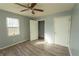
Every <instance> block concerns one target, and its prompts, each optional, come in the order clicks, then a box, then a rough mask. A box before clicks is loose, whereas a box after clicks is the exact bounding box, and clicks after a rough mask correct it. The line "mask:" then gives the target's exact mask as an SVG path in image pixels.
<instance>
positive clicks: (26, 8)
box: [15, 3, 44, 14]
mask: <svg viewBox="0 0 79 59" xmlns="http://www.w3.org/2000/svg"><path fill="white" fill-rule="evenodd" d="M15 4H17V5H19V6H22V7H24V8H25V9H23V10H21V11H20V12H24V11H27V10H32V12H31V13H32V14H35V12H34V11H39V12H43V11H44V10H42V9H37V8H34V7H35V6H36V5H37V3H31V4H30V3H28V4H27V6H25V5H23V4H20V3H15Z"/></svg>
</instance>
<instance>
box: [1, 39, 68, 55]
mask: <svg viewBox="0 0 79 59" xmlns="http://www.w3.org/2000/svg"><path fill="white" fill-rule="evenodd" d="M0 56H69V51H68V48H67V47H63V46H60V45H56V44H47V43H45V42H44V41H43V40H35V41H27V42H23V43H20V44H17V45H14V46H11V47H9V48H6V49H3V50H0Z"/></svg>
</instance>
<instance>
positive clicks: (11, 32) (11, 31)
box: [6, 18, 20, 36]
mask: <svg viewBox="0 0 79 59" xmlns="http://www.w3.org/2000/svg"><path fill="white" fill-rule="evenodd" d="M6 20H7V28H8V36H15V35H19V34H20V31H19V20H18V19H16V18H7V19H6Z"/></svg>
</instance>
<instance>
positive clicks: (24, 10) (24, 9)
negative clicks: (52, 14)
mask: <svg viewBox="0 0 79 59" xmlns="http://www.w3.org/2000/svg"><path fill="white" fill-rule="evenodd" d="M27 10H29V9H24V10H21V12H24V11H27Z"/></svg>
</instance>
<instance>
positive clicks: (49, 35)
mask: <svg viewBox="0 0 79 59" xmlns="http://www.w3.org/2000/svg"><path fill="white" fill-rule="evenodd" d="M71 14H72V11H71V10H70V11H63V12H60V13H56V14H51V15H48V16H44V17H40V18H39V19H38V20H42V19H43V20H44V21H45V33H44V35H45V41H46V42H48V43H54V40H55V39H54V35H55V33H54V17H61V16H71Z"/></svg>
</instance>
